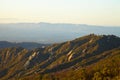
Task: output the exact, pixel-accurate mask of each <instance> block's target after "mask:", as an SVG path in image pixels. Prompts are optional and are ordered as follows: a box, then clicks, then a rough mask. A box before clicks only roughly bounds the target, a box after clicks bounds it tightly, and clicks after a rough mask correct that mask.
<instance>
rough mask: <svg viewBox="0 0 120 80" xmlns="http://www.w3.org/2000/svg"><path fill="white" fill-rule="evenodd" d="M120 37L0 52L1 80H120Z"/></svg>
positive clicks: (90, 37)
mask: <svg viewBox="0 0 120 80" xmlns="http://www.w3.org/2000/svg"><path fill="white" fill-rule="evenodd" d="M119 62H120V37H117V36H114V35H94V34H90V35H86V36H83V37H80V38H77V39H74V40H71V41H66V42H63V43H59V44H53V45H50V46H46V47H40V48H36V49H33V50H27V49H24V48H22V47H11V48H2V49H0V80H119V79H120V72H119V71H120V63H119Z"/></svg>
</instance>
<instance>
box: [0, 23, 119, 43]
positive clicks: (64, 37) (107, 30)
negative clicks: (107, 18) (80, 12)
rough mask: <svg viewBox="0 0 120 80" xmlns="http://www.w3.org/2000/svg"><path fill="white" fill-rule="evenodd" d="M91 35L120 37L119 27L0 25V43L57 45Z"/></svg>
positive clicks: (46, 24) (36, 24) (42, 24)
mask: <svg viewBox="0 0 120 80" xmlns="http://www.w3.org/2000/svg"><path fill="white" fill-rule="evenodd" d="M91 33H95V34H99V35H102V34H106V35H108V34H109V35H116V36H120V26H117V27H116V26H95V25H86V24H62V23H59V24H51V23H14V24H12V23H11V24H0V41H10V42H38V43H58V42H64V41H68V40H73V39H74V38H78V37H80V36H84V35H88V34H91Z"/></svg>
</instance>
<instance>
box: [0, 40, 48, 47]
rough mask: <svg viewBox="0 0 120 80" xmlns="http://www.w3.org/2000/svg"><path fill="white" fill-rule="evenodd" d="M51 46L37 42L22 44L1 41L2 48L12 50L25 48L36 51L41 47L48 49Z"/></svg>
mask: <svg viewBox="0 0 120 80" xmlns="http://www.w3.org/2000/svg"><path fill="white" fill-rule="evenodd" d="M48 45H50V44H40V43H35V42H22V43H13V42H7V41H0V48H10V47H23V48H26V49H35V48H39V47H46V46H48Z"/></svg>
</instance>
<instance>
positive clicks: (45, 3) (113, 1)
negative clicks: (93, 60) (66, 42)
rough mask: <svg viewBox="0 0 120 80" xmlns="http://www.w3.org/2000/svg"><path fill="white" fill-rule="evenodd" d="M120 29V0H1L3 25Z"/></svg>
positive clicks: (0, 12)
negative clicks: (46, 24) (25, 24)
mask: <svg viewBox="0 0 120 80" xmlns="http://www.w3.org/2000/svg"><path fill="white" fill-rule="evenodd" d="M19 22H36V23H38V22H50V23H75V24H92V25H114V26H120V0H0V23H19Z"/></svg>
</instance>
